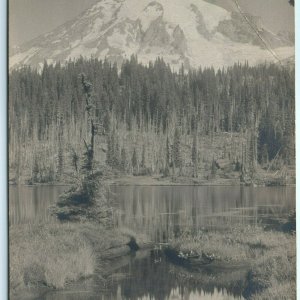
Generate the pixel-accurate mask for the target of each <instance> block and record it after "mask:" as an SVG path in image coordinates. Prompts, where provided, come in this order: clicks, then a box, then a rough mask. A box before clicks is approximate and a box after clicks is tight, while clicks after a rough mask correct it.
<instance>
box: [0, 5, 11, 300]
mask: <svg viewBox="0 0 300 300" xmlns="http://www.w3.org/2000/svg"><path fill="white" fill-rule="evenodd" d="M8 1H9V0H8ZM6 5H7V2H6V1H5V0H1V1H0V49H1V51H0V68H1V71H0V195H1V198H0V242H1V243H0V245H1V247H0V291H1V292H0V299H7V298H8V290H7V287H8V278H7V277H8V269H7V266H8V257H7V232H8V231H7V230H8V228H7V219H8V214H7V203H8V201H7V67H6V66H7V40H6V37H7V19H6V18H7V16H6Z"/></svg>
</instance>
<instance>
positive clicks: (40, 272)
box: [9, 223, 128, 294]
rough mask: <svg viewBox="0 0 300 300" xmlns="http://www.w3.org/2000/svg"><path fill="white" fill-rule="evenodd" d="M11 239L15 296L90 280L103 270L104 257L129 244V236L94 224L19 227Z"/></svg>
mask: <svg viewBox="0 0 300 300" xmlns="http://www.w3.org/2000/svg"><path fill="white" fill-rule="evenodd" d="M9 235H10V249H9V250H10V289H11V293H12V294H13V293H15V292H16V291H20V290H22V289H24V288H27V287H33V288H39V287H41V286H46V287H50V288H55V289H61V288H64V287H65V286H66V285H67V284H68V283H70V282H72V281H76V280H79V279H80V278H85V277H89V276H91V275H93V274H94V272H95V270H96V269H97V272H99V268H100V270H101V261H99V257H100V256H101V253H103V252H105V251H106V250H107V249H110V248H112V247H117V246H119V245H122V244H124V243H126V242H128V237H127V234H126V233H123V232H121V231H119V230H113V229H112V230H107V229H106V228H104V227H101V226H99V225H96V224H92V223H64V224H43V225H17V226H12V227H10V231H9Z"/></svg>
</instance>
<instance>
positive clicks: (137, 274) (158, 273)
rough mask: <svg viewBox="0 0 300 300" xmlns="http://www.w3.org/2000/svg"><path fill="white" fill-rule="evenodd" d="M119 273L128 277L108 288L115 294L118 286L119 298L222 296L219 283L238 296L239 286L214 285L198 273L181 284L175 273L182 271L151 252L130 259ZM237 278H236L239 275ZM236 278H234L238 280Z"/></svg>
mask: <svg viewBox="0 0 300 300" xmlns="http://www.w3.org/2000/svg"><path fill="white" fill-rule="evenodd" d="M119 272H120V273H124V274H128V276H127V278H126V279H125V280H123V281H121V282H119V283H118V282H116V283H115V286H114V287H112V290H115V291H117V290H119V288H118V287H117V286H118V285H119V286H120V289H121V291H119V292H120V294H121V295H120V296H121V297H120V299H128V300H129V299H130V300H137V299H156V300H160V299H161V300H163V299H169V298H170V296H171V294H175V295H177V296H180V299H189V296H190V295H191V294H192V293H193V294H194V295H195V296H198V297H199V296H200V295H204V294H209V295H214V294H216V293H226V290H225V286H224V285H223V284H226V289H227V291H228V292H229V294H232V295H234V296H240V295H241V288H242V287H240V288H236V287H234V285H232V287H230V284H228V282H224V281H222V279H220V280H219V283H218V284H215V283H214V282H213V283H210V281H211V280H209V278H210V274H208V273H205V272H203V273H201V272H200V273H198V274H197V275H196V277H197V278H196V280H195V279H193V280H190V279H188V280H184V281H183V280H182V278H179V277H178V276H177V275H176V274H178V273H182V272H184V270H182V269H181V268H177V267H175V266H173V265H171V264H169V263H168V262H167V261H166V260H165V257H164V256H163V255H162V254H161V253H159V252H155V251H152V252H151V254H150V255H149V256H146V257H144V258H141V259H132V261H131V264H129V265H128V266H126V267H123V268H121V269H120V270H119ZM221 275H222V274H221ZM238 275H239V276H240V274H238ZM239 276H236V277H237V278H238V279H239V278H240V277H239ZM223 277H226V276H223ZM194 278H195V277H194ZM220 278H222V276H220ZM231 279H233V278H231ZM234 279H235V278H234ZM235 280H236V279H235ZM114 299H117V298H114Z"/></svg>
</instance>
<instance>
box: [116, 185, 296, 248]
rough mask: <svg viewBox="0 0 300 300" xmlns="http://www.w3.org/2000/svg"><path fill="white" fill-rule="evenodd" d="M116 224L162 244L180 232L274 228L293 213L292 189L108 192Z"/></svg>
mask: <svg viewBox="0 0 300 300" xmlns="http://www.w3.org/2000/svg"><path fill="white" fill-rule="evenodd" d="M111 198H112V199H115V206H116V208H117V210H116V211H115V224H116V226H117V227H129V228H132V229H134V230H135V231H137V230H139V231H140V232H143V233H146V234H148V235H149V236H151V238H152V240H153V241H156V242H157V241H159V242H164V241H167V240H168V239H170V238H172V237H173V236H177V235H178V234H179V233H182V232H184V231H191V232H193V231H197V230H199V229H203V230H204V229H205V230H222V229H228V227H231V226H245V225H253V224H254V225H256V224H260V223H261V224H264V225H270V224H272V225H275V224H277V223H278V224H279V223H280V221H281V219H282V218H283V217H284V216H285V215H287V214H288V212H289V211H290V210H291V209H293V208H294V207H295V189H294V188H291V187H284V188H283V187H272V188H266V187H263V188H250V187H204V186H202V187H191V186H181V187H178V186H173V187H153V186H150V187H149V186H147V187H146V186H145V187H140V186H131V187H129V186H126V187H120V186H118V187H112V188H111Z"/></svg>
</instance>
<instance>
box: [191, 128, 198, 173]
mask: <svg viewBox="0 0 300 300" xmlns="http://www.w3.org/2000/svg"><path fill="white" fill-rule="evenodd" d="M192 162H193V177H195V178H197V177H198V138H197V132H196V131H195V132H194V137H193V147H192Z"/></svg>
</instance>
